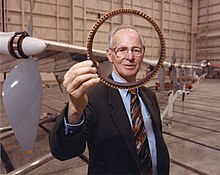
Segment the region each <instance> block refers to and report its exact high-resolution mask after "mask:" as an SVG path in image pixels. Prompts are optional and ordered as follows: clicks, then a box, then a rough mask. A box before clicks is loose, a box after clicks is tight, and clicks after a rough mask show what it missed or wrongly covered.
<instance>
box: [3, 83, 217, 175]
mask: <svg viewBox="0 0 220 175" xmlns="http://www.w3.org/2000/svg"><path fill="white" fill-rule="evenodd" d="M219 88H220V80H219V79H218V80H217V79H214V80H213V79H206V80H205V81H204V82H203V83H202V84H200V86H199V87H198V88H197V89H195V90H194V91H193V92H192V93H190V94H189V95H187V96H186V98H185V101H184V102H182V100H181V98H182V97H181V95H179V96H178V98H177V100H176V102H175V105H174V113H173V117H172V120H171V119H170V118H168V117H165V118H164V119H163V122H164V123H165V124H164V127H163V131H164V137H165V140H166V143H167V145H168V148H169V152H170V157H171V172H170V174H171V175H186V174H187V175H196V174H201V175H219V174H220V166H219V162H220V104H219V102H220V89H219ZM157 97H158V101H159V104H160V108H161V112H162V111H163V109H164V108H165V107H166V105H167V99H168V97H167V92H160V93H157ZM66 100H67V98H66V96H65V95H63V94H62V93H60V90H59V88H58V86H56V85H55V86H53V87H51V88H44V95H43V103H42V115H43V114H45V113H52V114H57V113H59V112H60V110H61V109H62V108H63V106H64V104H65V101H66ZM169 122H171V124H170V125H167V123H169ZM7 125H8V121H7V118H6V115H5V112H4V108H3V106H2V99H1V127H3V126H7ZM44 126H46V127H47V128H49V129H50V128H51V127H52V126H53V123H49V124H46V125H44ZM1 143H2V145H3V146H4V148H5V150H6V152H7V154H8V156H9V158H10V160H11V162H12V164H13V166H14V167H15V168H16V169H17V168H20V167H22V166H24V165H27V164H29V163H30V162H33V161H34V160H36V159H39V158H41V157H42V156H45V155H47V154H48V153H49V147H48V134H47V133H46V132H45V131H43V130H42V129H41V128H39V130H38V135H37V140H36V144H35V149H34V152H33V153H32V154H27V153H25V152H24V151H22V150H21V148H20V146H19V145H18V143H17V141H16V139H15V137H14V136H11V137H8V138H6V139H3V140H1ZM85 155H88V152H87V151H86V152H85ZM1 173H2V174H6V170H5V168H4V166H3V165H2V161H1ZM24 174H28V175H42V174H43V175H46V174H50V175H59V174H62V175H63V174H65V175H68V174H71V175H72V174H73V175H84V174H87V164H86V163H85V162H84V161H82V160H81V159H80V158H79V157H77V158H74V159H71V160H68V161H64V162H61V161H58V160H56V159H54V158H52V159H51V160H50V161H48V162H47V163H44V164H43V165H41V166H39V167H38V168H36V169H34V170H32V171H30V172H27V173H24Z"/></svg>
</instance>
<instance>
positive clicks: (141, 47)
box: [109, 44, 145, 58]
mask: <svg viewBox="0 0 220 175" xmlns="http://www.w3.org/2000/svg"><path fill="white" fill-rule="evenodd" d="M139 46H140V49H143V50H142V52H143V53H142V54H141V55H139V56H137V55H134V54H133V49H134V48H138V46H133V47H132V49H131V52H132V55H133V56H136V57H140V56H143V55H144V53H145V47H144V46H143V45H142V44H140V45H139ZM123 47H124V48H125V47H127V46H122V47H119V48H118V49H120V48H123ZM116 48H117V46H115V47H114V48H109V49H110V50H111V51H113V52H114V53H115V56H116V57H117V58H122V57H124V56H125V55H126V54H128V51H129V50H130V49H129V48H128V47H127V51H126V53H125V55H124V56H122V57H120V56H118V55H117V53H118V51H116V50H115V49H116Z"/></svg>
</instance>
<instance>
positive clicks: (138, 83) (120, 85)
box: [87, 9, 166, 89]
mask: <svg viewBox="0 0 220 175" xmlns="http://www.w3.org/2000/svg"><path fill="white" fill-rule="evenodd" d="M118 14H135V15H138V16H141V17H143V18H144V19H145V20H147V21H148V22H149V23H151V24H152V26H153V27H154V29H155V31H156V32H157V34H158V37H159V40H160V46H161V50H160V58H159V60H158V62H157V64H156V66H155V67H154V69H153V70H152V71H151V72H150V73H149V74H148V75H147V76H146V77H145V78H143V79H142V80H139V81H136V82H127V83H119V82H115V81H113V80H111V79H109V78H107V77H105V78H104V77H102V76H101V75H100V74H99V72H98V74H99V76H100V79H101V81H102V82H103V83H104V84H106V85H107V86H109V87H112V88H115V89H133V88H138V87H140V86H143V85H144V84H146V83H147V82H148V81H150V80H151V79H152V78H153V77H154V76H155V75H156V74H157V72H158V71H159V69H160V68H161V67H162V64H163V61H164V59H165V55H166V47H165V41H164V37H163V34H162V32H161V30H160V28H159V26H158V25H157V23H156V22H155V21H154V20H153V19H152V18H151V17H150V16H148V15H147V14H145V13H144V12H141V11H138V10H134V9H116V10H114V11H111V12H108V13H106V14H105V15H104V16H102V17H101V18H100V19H99V20H98V21H96V23H95V24H94V26H93V27H92V29H91V30H90V33H89V36H88V39H87V59H90V60H92V61H93V62H94V57H93V52H92V45H93V39H94V37H95V34H96V32H97V30H98V29H99V27H100V26H101V25H102V24H103V23H104V22H105V21H106V20H108V19H109V18H112V17H113V16H116V15H118Z"/></svg>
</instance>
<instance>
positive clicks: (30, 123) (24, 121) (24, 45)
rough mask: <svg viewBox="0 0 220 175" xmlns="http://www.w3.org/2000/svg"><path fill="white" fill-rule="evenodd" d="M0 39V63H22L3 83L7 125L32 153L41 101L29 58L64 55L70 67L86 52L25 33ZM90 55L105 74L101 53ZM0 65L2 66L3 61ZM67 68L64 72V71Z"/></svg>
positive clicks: (0, 35) (34, 68)
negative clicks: (13, 61)
mask: <svg viewBox="0 0 220 175" xmlns="http://www.w3.org/2000/svg"><path fill="white" fill-rule="evenodd" d="M0 38H1V40H0V55H1V59H5V58H4V56H10V57H13V58H17V59H23V61H22V62H21V63H20V64H18V65H15V68H14V69H12V70H11V72H10V74H9V75H8V76H7V78H6V80H5V81H4V84H3V91H2V96H3V103H4V107H5V111H6V114H7V116H8V119H9V123H10V125H11V126H12V128H13V130H14V132H15V135H16V138H17V140H18V142H19V143H20V145H21V146H22V148H23V149H24V150H32V149H33V145H34V143H35V138H36V132H37V127H38V122H39V116H40V111H41V100H42V87H41V84H42V83H41V78H40V74H39V70H38V66H37V64H36V63H35V61H34V60H33V59H32V56H33V57H36V58H38V59H44V58H47V57H52V56H53V57H54V56H56V55H60V54H62V53H66V54H67V55H65V56H66V57H70V58H71V60H72V61H71V62H70V63H69V64H68V66H69V67H70V66H71V65H73V64H74V63H76V62H77V61H81V60H84V59H86V52H87V49H86V48H85V47H79V46H75V45H70V44H64V43H59V42H54V41H48V40H42V39H38V38H33V37H30V36H29V35H28V33H27V32H18V33H17V32H9V33H3V32H0ZM3 55H4V56H3ZM93 55H94V58H95V61H97V62H99V63H100V65H101V66H100V67H102V68H101V69H102V70H101V72H103V73H106V70H107V69H109V64H110V63H109V62H108V59H107V57H106V54H105V52H104V51H100V50H94V49H93ZM61 57H62V56H61ZM14 60H15V59H14ZM5 61H7V60H5ZM1 62H2V63H4V61H1ZM16 63H17V62H15V64H16ZM144 63H145V64H147V65H151V66H155V65H156V64H157V60H149V59H144ZM102 65H103V66H102ZM69 67H66V68H67V69H68V68H69ZM163 67H164V68H165V67H167V68H170V69H173V68H181V69H186V68H188V69H200V67H198V66H197V67H196V66H191V65H183V64H177V63H169V62H163ZM53 71H66V70H53ZM107 72H108V71H107ZM173 72H174V73H172V76H171V77H173V81H174V78H175V77H176V73H175V70H174V69H173ZM159 75H161V77H162V78H161V79H164V77H165V72H164V71H163V70H162V71H161V72H159ZM159 77H160V76H159ZM162 81H164V80H162ZM18 123H19V124H18Z"/></svg>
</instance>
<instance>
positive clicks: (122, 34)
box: [113, 29, 141, 46]
mask: <svg viewBox="0 0 220 175" xmlns="http://www.w3.org/2000/svg"><path fill="white" fill-rule="evenodd" d="M139 44H141V38H140V35H139V33H138V32H137V31H135V30H133V29H121V30H118V31H117V32H116V33H115V34H114V36H113V45H114V46H117V45H128V46H129V45H131V46H133V45H139Z"/></svg>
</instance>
